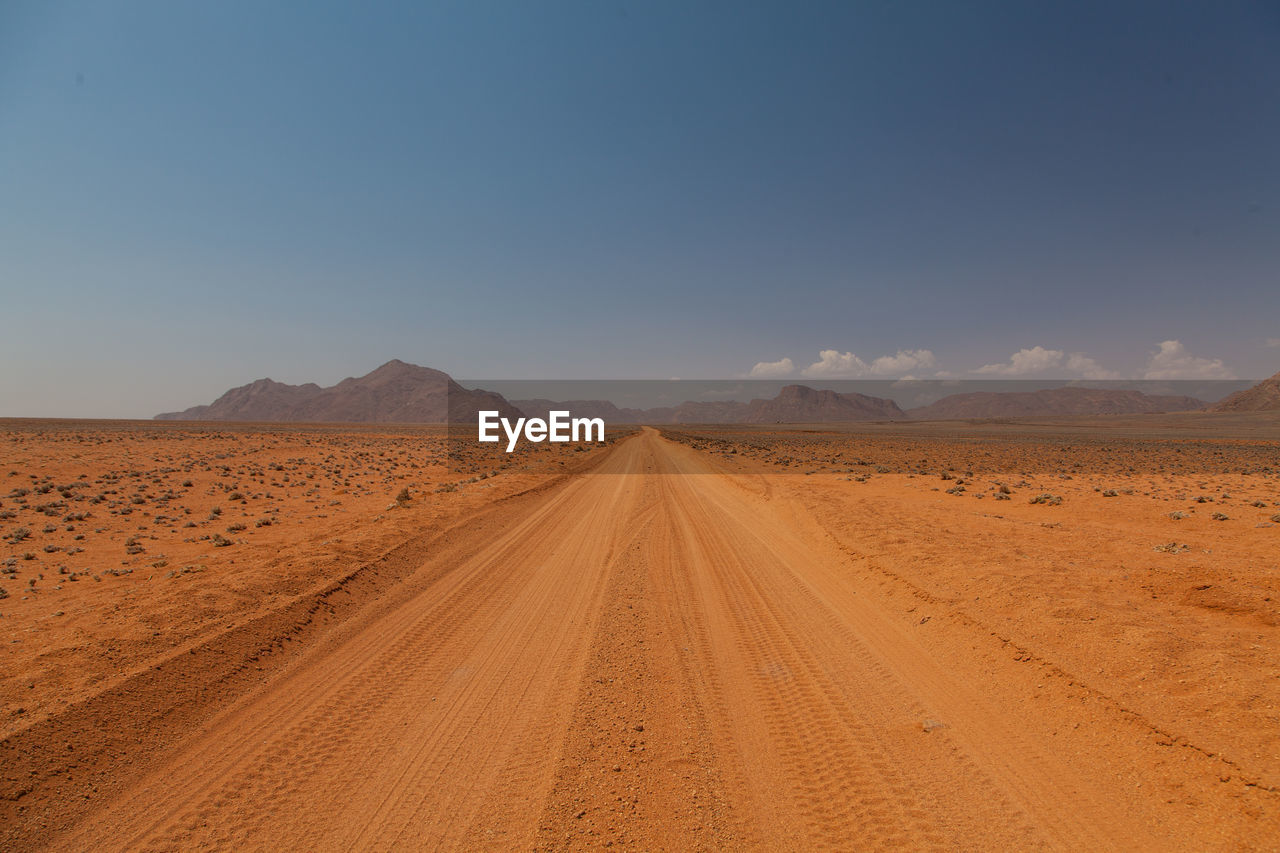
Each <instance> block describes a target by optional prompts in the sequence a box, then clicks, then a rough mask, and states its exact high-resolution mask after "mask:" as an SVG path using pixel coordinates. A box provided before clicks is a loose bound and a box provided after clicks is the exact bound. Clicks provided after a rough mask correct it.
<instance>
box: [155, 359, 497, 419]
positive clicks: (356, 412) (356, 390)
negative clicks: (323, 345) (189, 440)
mask: <svg viewBox="0 0 1280 853" xmlns="http://www.w3.org/2000/svg"><path fill="white" fill-rule="evenodd" d="M481 409H496V410H498V411H499V412H500V413H501V414H502V416H503V417H520V414H521V413H520V412H519V411H518V410H517V409H516V408H515V407H514V406H512V405H511V404H510V403H508V402H507V401H506V399H504V398H503V397H502V396H501V395H500V394H494V393H492V392H489V391H480V390H469V389H466V388H463V387H462V386H461V385H459V384H458V383H456V382H454V381H453V379H452V378H450V376H449V375H448V374H447V373H442V372H441V371H439V370H432V369H431V368H429V367H419V366H418V365H416V364H407V363H406V362H403V361H400V360H399V359H393V360H392V361H389V362H387V363H386V364H384V365H382V366H381V367H379V368H378V369H377V370H374V371H372V372H370V373H366V374H365V375H364V376H359V377H353V378H348V379H344V380H342V381H341V382H339V383H338V384H337V385H333V386H331V387H329V388H321V387H320V386H319V385H316V384H314V383H310V382H309V383H307V384H305V385H286V384H284V383H281V382H275V381H273V380H271V379H259V380H257V381H256V382H251V383H249V384H248V385H242V386H240V387H239V388H232V389H231V390H230V391H228V392H226V393H225V394H223V395H222V396H221V397H219V398H218V399H216V400H214V401H213V402H212V403H210V404H209V405H207V406H193V407H191V408H189V409H186V410H185V411H181V412H166V413H164V414H160V415H156V420H185V421H192V420H202V421H285V422H288V421H307V422H313V423H446V422H448V423H464V422H468V421H474V420H475V419H476V412H478V411H479V410H481Z"/></svg>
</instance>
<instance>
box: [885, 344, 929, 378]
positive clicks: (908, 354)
mask: <svg viewBox="0 0 1280 853" xmlns="http://www.w3.org/2000/svg"><path fill="white" fill-rule="evenodd" d="M937 363H938V362H937V359H935V358H934V357H933V353H932V352H930V351H929V350H927V349H900V350H898V354H897V355H882V356H880V357H879V358H877V359H876V360H875V361H873V362H871V372H872V373H878V374H883V373H902V372H904V371H907V370H918V369H919V368H921V367H933V366H934V365H935V364H937Z"/></svg>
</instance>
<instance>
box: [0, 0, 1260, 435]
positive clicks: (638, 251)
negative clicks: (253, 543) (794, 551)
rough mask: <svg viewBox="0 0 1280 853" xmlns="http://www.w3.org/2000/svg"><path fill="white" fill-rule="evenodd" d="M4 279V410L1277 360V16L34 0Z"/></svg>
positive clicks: (944, 6)
mask: <svg viewBox="0 0 1280 853" xmlns="http://www.w3.org/2000/svg"><path fill="white" fill-rule="evenodd" d="M0 297H2V298H3V301H2V302H0V415H32V416H102V417H138V416H140V417H146V416H150V415H151V414H154V413H155V412H158V411H163V410H172V409H179V408H184V407H186V406H189V405H192V404H195V403H202V402H209V401H210V400H211V399H213V398H214V397H215V396H217V395H218V394H219V393H221V392H222V391H224V390H226V389H227V388H228V387H231V386H233V385H239V384H243V383H245V382H248V381H250V380H252V379H255V378H258V377H261V376H270V377H272V378H274V379H277V380H280V381H287V382H304V381H316V382H319V383H321V384H326V385H327V384H331V383H333V382H335V381H337V380H339V379H341V378H343V377H344V376H348V375H359V374H362V373H365V372H367V371H368V370H370V369H372V368H374V367H376V366H377V365H378V364H380V363H382V362H384V361H386V360H388V359H391V358H401V359H404V360H406V361H410V362H414V363H418V364H424V365H428V366H431V367H436V368H439V369H442V370H446V371H448V372H450V373H452V374H454V375H457V376H469V377H485V376H489V377H530V378H536V377H555V378H572V377H579V378H631V377H646V378H666V377H669V376H681V377H686V378H692V377H734V376H745V375H748V374H750V373H751V372H752V371H753V370H754V371H755V375H757V376H769V377H776V376H791V375H794V376H796V377H820V376H875V377H885V378H896V377H898V376H902V375H912V376H917V377H920V378H926V377H933V376H936V375H944V376H947V375H949V376H955V377H963V376H973V377H988V378H990V377H998V376H1010V377H1019V378H1021V377H1028V376H1041V375H1043V376H1081V377H1088V376H1092V377H1114V376H1121V377H1125V378H1131V377H1142V376H1151V377H1154V378H1171V377H1175V376H1187V377H1189V378H1194V377H1215V376H1232V377H1242V378H1261V377H1263V376H1267V375H1270V374H1272V373H1274V372H1276V370H1278V369H1280V4H1277V3H1275V2H1238V3H1237V2H1207V0H1206V2H1195V3H1184V2H1172V0H1160V2H1152V3H1139V4H1132V3H1123V2H1114V0H1107V2H1098V3H1089V2H1070V3H1066V2H1064V3H1059V4H1049V3H1025V2H1020V0H1017V1H1016V2H1015V0H1010V2H1003V3H978V2H964V3H959V2H950V0H947V1H946V2H936V3H925V2H899V1H898V0H894V1H893V2H870V0H868V2H844V0H841V2H833V3H829V4H823V3H784V2H777V3H759V2H741V0H738V2H723V3H713V2H687V0H685V1H683V2H670V3H658V2H626V3H618V2H598V0H590V2H587V1H586V0H584V2H576V3H564V2H508V3H499V2H486V0H465V1H464V2H457V3H432V4H428V3H369V4H328V3H296V2H291V3H284V2H263V0H255V2H217V3H186V2H178V3H175V2H169V0H155V1H154V2H115V3H98V2H93V3H87V2H86V3H58V2H50V0H38V2H31V3H23V2H14V0H8V2H3V3H0ZM877 359H879V360H877Z"/></svg>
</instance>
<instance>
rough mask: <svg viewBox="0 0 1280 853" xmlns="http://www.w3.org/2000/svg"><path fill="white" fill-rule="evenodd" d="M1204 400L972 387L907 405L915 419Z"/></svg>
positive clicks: (1078, 411)
mask: <svg viewBox="0 0 1280 853" xmlns="http://www.w3.org/2000/svg"><path fill="white" fill-rule="evenodd" d="M1205 405H1206V403H1205V402H1204V401H1203V400H1197V399H1196V398H1194V397H1172V396H1158V395H1152V394H1143V393H1142V392H1141V391H1133V390H1123V389H1103V388H1080V387H1077V386H1074V385H1072V386H1067V387H1064V388H1046V389H1044V390H1041V391H973V392H970V393H967V394H952V395H951V396H950V397H943V398H942V399H941V400H938V401H937V402H935V403H931V404H929V405H928V406H920V407H919V408H915V409H908V410H907V415H908V416H910V417H911V418H913V419H915V420H933V421H937V420H960V419H966V418H1017V417H1028V416H1044V415H1136V414H1151V413H1156V412H1189V411H1193V410H1196V409H1203V408H1204V407H1205Z"/></svg>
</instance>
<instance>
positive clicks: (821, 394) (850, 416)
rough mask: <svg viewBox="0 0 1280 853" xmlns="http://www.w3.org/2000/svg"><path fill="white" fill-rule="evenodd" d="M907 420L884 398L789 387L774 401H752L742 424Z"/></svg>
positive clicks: (896, 406) (890, 401)
mask: <svg viewBox="0 0 1280 853" xmlns="http://www.w3.org/2000/svg"><path fill="white" fill-rule="evenodd" d="M906 417H907V416H906V413H905V412H903V411H902V409H900V408H898V404H897V403H895V402H893V401H892V400H886V399H884V398H882V397H868V396H867V395H866V394H839V393H837V392H835V391H827V390H822V391H819V390H816V389H813V388H810V387H809V386H807V385H787V386H786V387H784V388H783V389H782V390H781V391H780V392H778V396H776V397H774V398H773V399H771V400H752V401H751V403H750V404H749V405H748V406H747V410H746V413H745V416H744V417H743V419H742V420H743V422H744V423H749V424H807V423H825V422H831V421H889V420H905V419H906Z"/></svg>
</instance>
